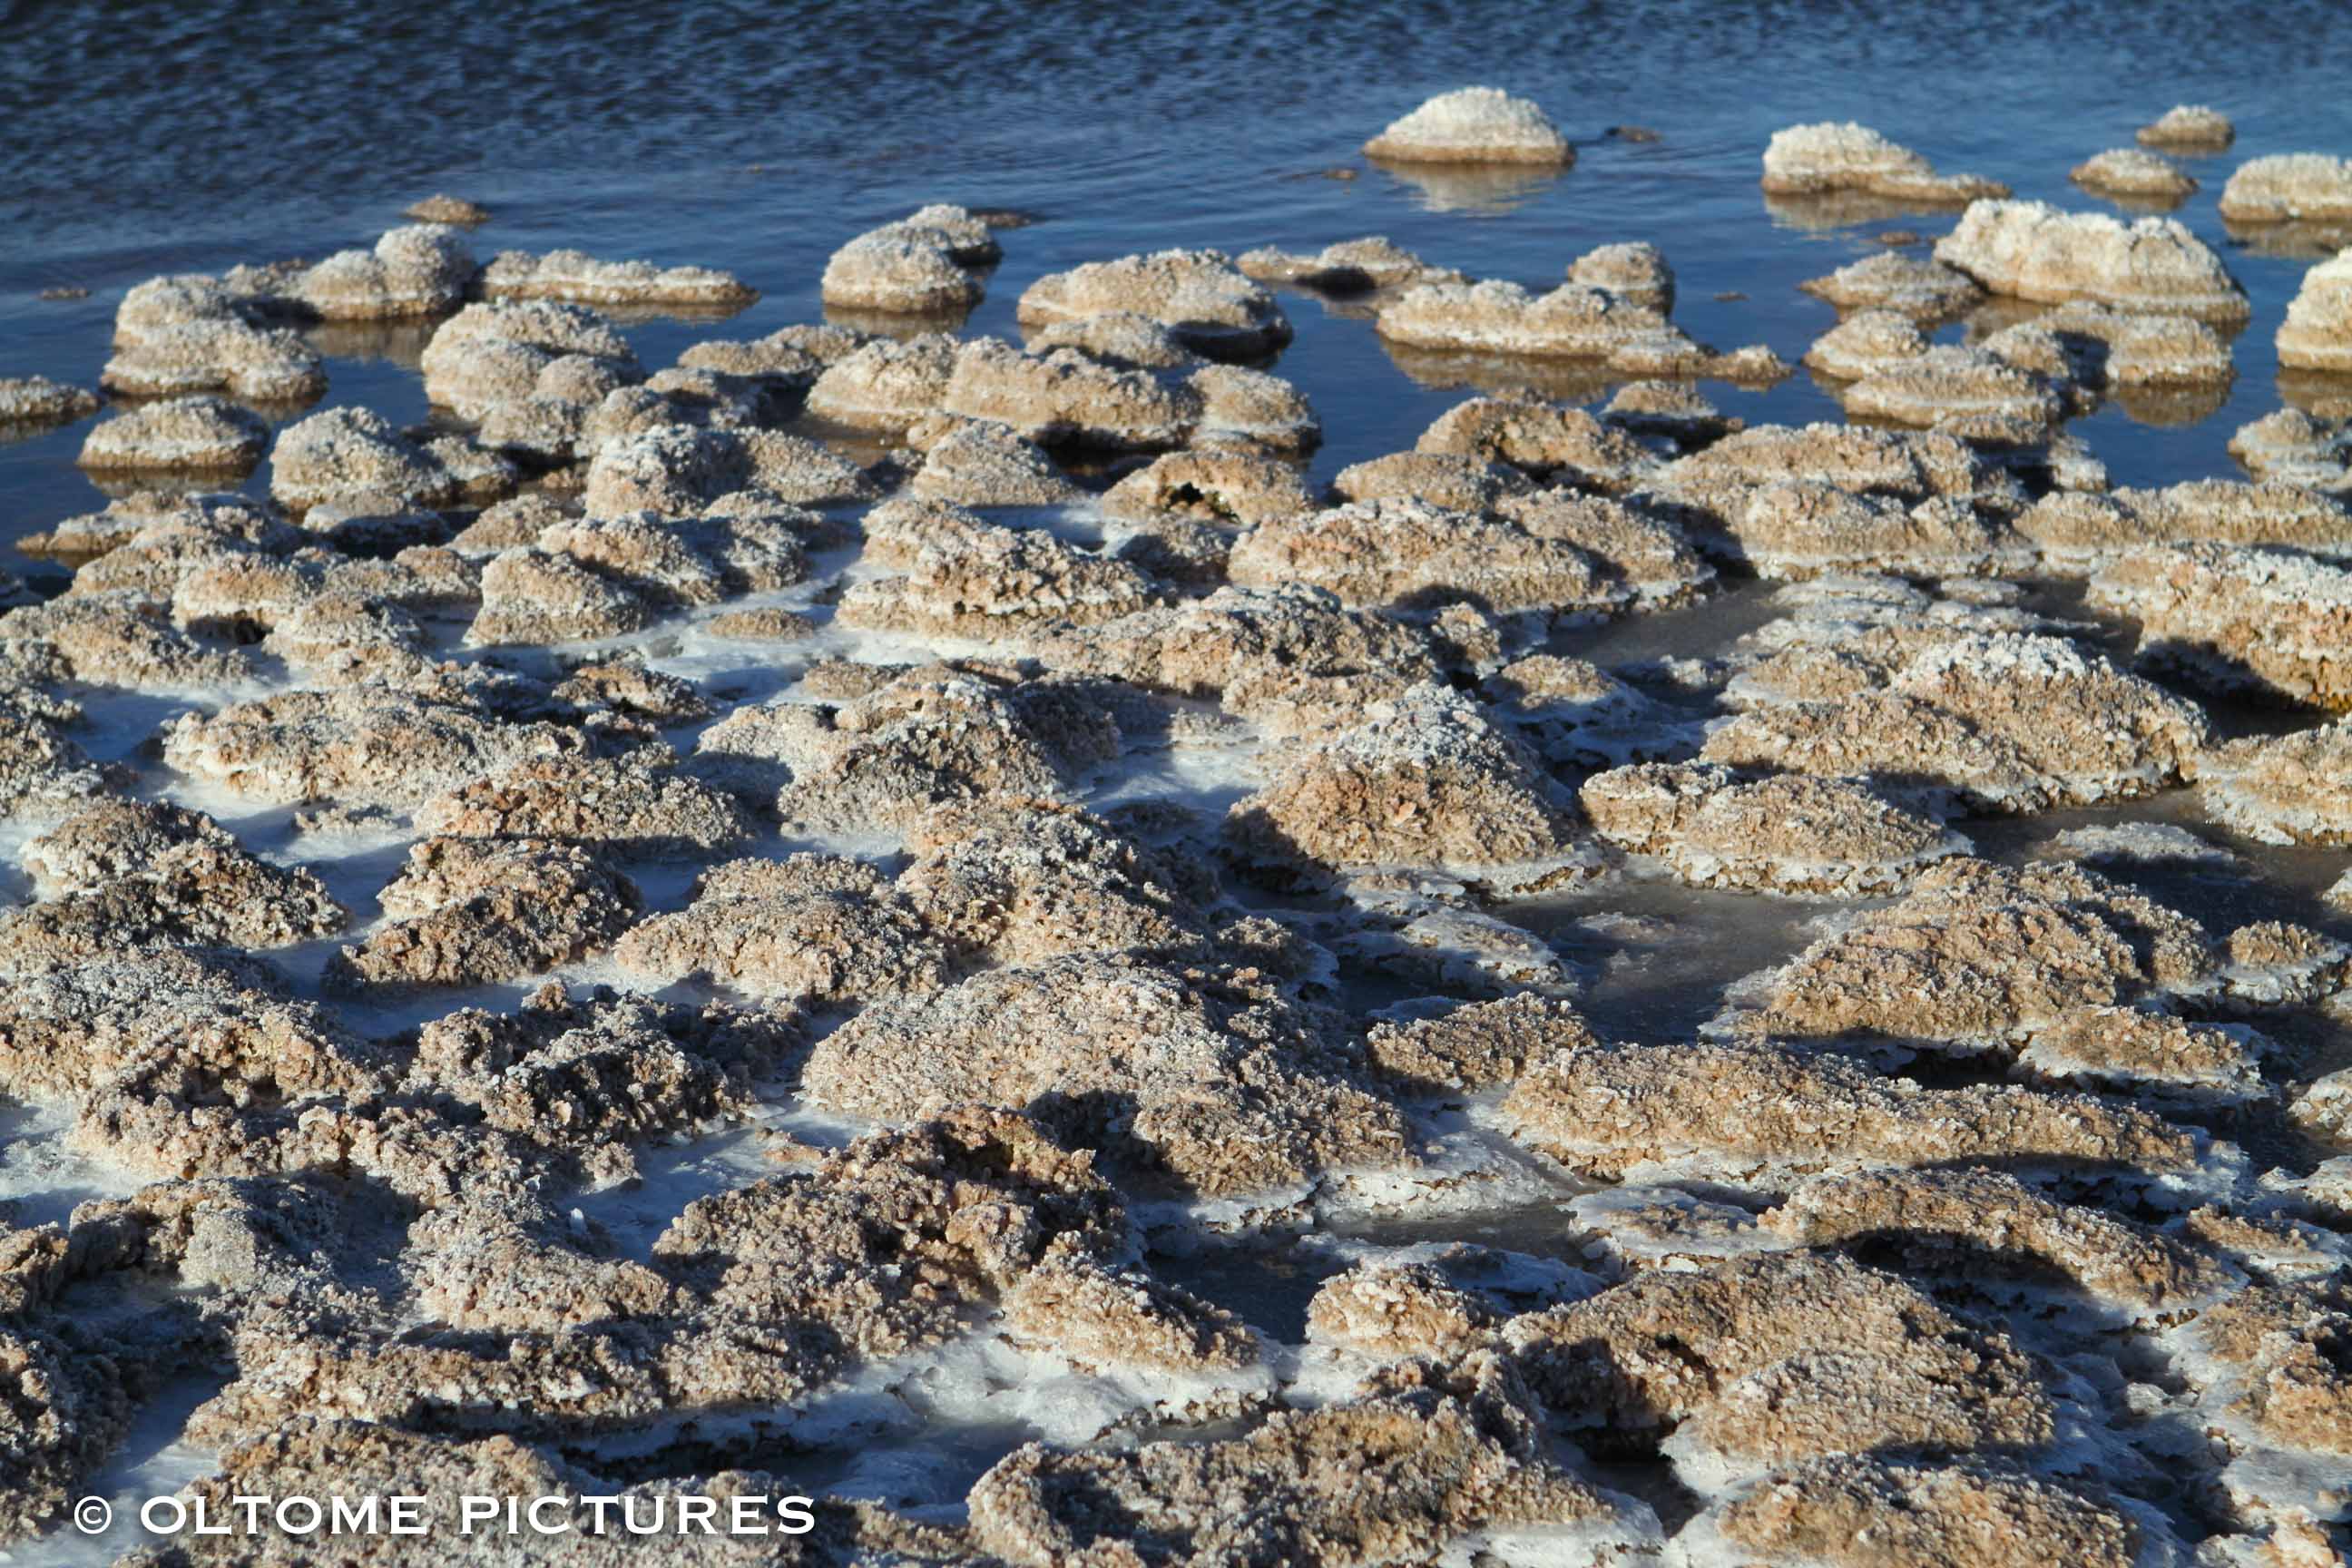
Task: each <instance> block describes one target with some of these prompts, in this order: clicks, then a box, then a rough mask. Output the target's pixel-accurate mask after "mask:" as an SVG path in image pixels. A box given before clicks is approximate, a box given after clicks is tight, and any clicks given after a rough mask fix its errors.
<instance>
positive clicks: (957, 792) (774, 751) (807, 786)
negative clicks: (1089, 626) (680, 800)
mask: <svg viewBox="0 0 2352 1568" xmlns="http://www.w3.org/2000/svg"><path fill="white" fill-rule="evenodd" d="M833 673H837V674H838V675H839V676H840V677H841V678H842V684H841V687H840V688H839V689H838V697H837V700H824V701H819V702H814V703H779V704H776V705H774V706H772V707H767V708H751V707H745V708H739V709H737V710H735V711H734V712H733V713H731V714H730V715H729V716H728V717H727V718H726V719H725V720H723V721H720V722H719V723H717V724H715V725H713V726H711V727H710V728H709V729H708V730H706V731H703V732H702V735H701V737H700V738H699V739H698V741H697V742H696V746H695V750H696V755H697V757H698V764H697V765H698V769H699V770H700V771H702V772H703V773H706V774H710V775H714V776H718V777H721V778H726V779H730V780H734V781H740V784H742V785H743V786H744V787H756V785H757V784H768V785H769V786H770V787H775V786H776V785H778V784H781V786H782V787H781V791H780V793H779V794H778V795H777V798H776V806H777V810H778V811H779V812H780V813H782V816H783V818H784V820H785V822H786V824H787V826H797V827H800V828H803V829H814V830H816V831H823V832H839V833H850V834H859V835H865V834H874V833H884V834H895V833H898V832H903V831H904V830H905V829H906V828H907V827H908V826H911V825H912V824H914V823H915V822H917V821H919V820H920V819H921V817H922V816H924V815H925V814H926V813H927V812H928V811H929V809H930V808H931V807H933V806H934V805H941V804H945V803H949V802H955V801H976V800H981V799H984V798H987V797H989V796H992V795H993V796H1006V797H1014V798H1041V799H1054V798H1059V797H1060V796H1062V795H1065V794H1066V793H1067V791H1068V790H1069V788H1070V787H1071V785H1072V784H1074V783H1075V782H1076V780H1077V779H1078V778H1079V777H1080V776H1081V775H1083V774H1084V773H1086V772H1087V770H1089V769H1091V768H1093V767H1095V766H1097V764H1099V763H1105V762H1108V761H1109V760H1110V758H1111V757H1113V756H1114V755H1116V754H1117V752H1118V743H1119V742H1118V724H1117V723H1116V722H1115V721H1114V720H1113V719H1112V718H1111V716H1110V715H1109V714H1108V712H1106V711H1105V710H1104V709H1103V707H1102V704H1101V702H1100V701H1099V700H1098V698H1097V697H1095V696H1092V695H1090V694H1089V692H1088V689H1087V686H1086V684H1085V683H1083V682H1077V681H1070V680H1066V679H1055V678H1045V679H1036V680H1027V681H1024V679H1021V677H1020V676H1019V675H1018V674H1017V673H1015V672H1013V671H1010V670H1003V669H992V668H987V667H984V666H977V665H950V664H939V665H929V666H924V667H920V668H913V669H890V668H874V667H866V666H849V667H840V668H837V669H836V670H835V672H833Z"/></svg>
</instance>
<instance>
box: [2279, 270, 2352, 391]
mask: <svg viewBox="0 0 2352 1568" xmlns="http://www.w3.org/2000/svg"><path fill="white" fill-rule="evenodd" d="M2278 355H2279V363H2281V364H2283V365H2284V366H2286V367H2287V368H2288V369H2290V370H2320V371H2332V372H2352V249H2347V250H2343V251H2339V252H2337V253H2336V258H2335V259H2333V260H2331V261H2323V262H2321V263H2319V264H2318V265H2317V266H2316V267H2314V268H2312V269H2311V270H2310V271H2308V272H2306V273H2305V274H2304V275H2303V287H2302V288H2301V289H2298V290H2297V291H2296V293H2295V296H2294V299H2293V300H2289V301H2287V307H2286V320H2285V321H2282V322H2281V323H2279V330H2278Z"/></svg>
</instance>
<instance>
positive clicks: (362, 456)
mask: <svg viewBox="0 0 2352 1568" xmlns="http://www.w3.org/2000/svg"><path fill="white" fill-rule="evenodd" d="M501 481H502V482H501ZM513 488H514V475H513V472H512V470H511V469H509V470H507V471H506V472H505V473H504V474H503V475H500V474H499V472H498V465H497V464H496V463H495V461H493V462H492V463H491V464H490V465H489V466H488V470H487V471H486V473H485V474H484V476H483V477H482V478H478V479H474V480H472V482H468V479H467V477H466V476H463V475H461V474H459V473H457V472H456V471H454V470H453V469H452V468H450V466H449V464H448V462H447V461H446V459H445V458H444V457H443V456H442V455H441V453H439V452H437V451H436V450H434V449H432V448H430V447H425V445H423V444H422V443H420V442H417V441H415V440H412V439H410V438H409V437H407V436H406V435H404V434H403V433H402V432H401V431H400V430H398V429H397V428H395V427H394V425H393V423H392V422H391V421H390V420H388V419H386V418H385V417H384V416H383V415H381V414H377V413H375V412H373V410H370V409H365V408H332V409H329V410H328V411H327V412H326V413H324V414H314V415H312V416H310V418H308V419H305V420H303V421H301V422H300V423H299V424H296V425H289V426H286V428H285V429H283V430H281V431H279V432H278V439H277V442H276V444H275V445H274V446H273V447H271V448H270V454H269V493H270V496H271V498H272V499H274V500H276V501H277V502H278V504H279V505H280V506H283V507H285V508H287V509H288V510H291V511H308V510H310V509H311V508H313V507H316V506H320V505H324V504H327V503H331V502H335V503H342V504H345V505H352V504H364V505H381V506H383V507H385V508H386V509H388V510H404V509H411V508H421V509H425V510H432V509H435V508H440V507H451V506H456V505H457V504H458V503H459V502H460V501H462V500H498V499H499V497H500V495H501V494H502V493H505V492H508V491H511V490H512V489H513Z"/></svg>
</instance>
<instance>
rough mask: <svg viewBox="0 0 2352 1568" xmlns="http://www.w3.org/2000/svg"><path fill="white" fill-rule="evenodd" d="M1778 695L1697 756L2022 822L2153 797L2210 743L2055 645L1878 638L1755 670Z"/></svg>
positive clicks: (2179, 713)
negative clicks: (1871, 782)
mask: <svg viewBox="0 0 2352 1568" xmlns="http://www.w3.org/2000/svg"><path fill="white" fill-rule="evenodd" d="M1774 688H1777V698H1776V700H1769V701H1764V702H1761V703H1759V705H1757V706H1755V707H1753V708H1751V709H1750V710H1748V711H1747V712H1744V713H1742V714H1740V715H1738V717H1737V718H1734V719H1732V720H1730V721H1727V722H1726V723H1724V724H1723V725H1722V726H1720V727H1719V728H1717V729H1716V730H1715V731H1713V732H1712V733H1711V734H1709V735H1708V737H1707V742H1706V748H1705V750H1704V752H1702V753H1701V755H1702V756H1703V758H1704V759H1705V760H1706V761H1708V762H1713V763H1726V764H1728V765H1730V766H1733V767H1763V768H1774V769H1781V770H1786V771H1789V772H1792V773H1815V774H1821V775H1826V776H1837V775H1842V774H1867V775H1874V776H1884V777H1885V778H1887V779H1889V780H1899V781H1901V782H1902V783H1903V784H1904V785H1905V786H1906V787H1914V788H1916V787H1918V786H1920V785H1927V786H1930V787H1932V788H1935V789H1937V790H1941V791H1948V792H1949V793H1950V794H1952V795H1955V796H1957V797H1958V798H1959V799H1961V800H1963V801H1966V802H1967V803H1969V805H1972V806H1974V807H1975V808H1977V809H1979V810H1987V811H2002V812H2026V811H2037V810H2043V809H2046V808H2048V807H2049V806H2051V805H2060V804H2089V803H2092V802H2095V801H2102V800H2118V799H2129V798H2131V797H2133V796H2136V795H2148V794H2152V793H2153V792H2155V791H2156V790H2158V789H2161V788H2163V787H2164V786H2166V785H2167V784H2172V783H2174V782H2177V781H2178V780H2179V778H2180V777H2181V774H2182V772H2183V769H2184V766H2185V765H2186V764H2187V763H2188V761H2189V759H2190V758H2191V757H2193V756H2194V755H2195V754H2196V752H2197V751H2198V750H2199V748H2200V746H2202V744H2203V743H2204V740H2205V721H2204V715H2203V714H2202V713H2200V712H2199V711H2198V710H2197V709H2196V708H2194V707H2193V706H2191V705H2190V704H2189V703H2187V702H2184V701H2182V700H2180V699H2179V698H2176V697H2173V696H2170V695H2168V693H2166V692H2164V691H2163V690H2161V689H2159V688H2158V687H2155V686H2153V685H2151V684H2149V683H2148V682H2147V681H2145V680H2142V679H2137V677H2134V676H2129V675H2126V674H2125V673H2123V672H2122V671H2121V670H2118V669H2116V668H2115V667H2114V666H2113V665H2111V664H2109V663H2108V662H2107V661H2106V660H2105V659H2104V658H2099V657H2097V656H2096V655H2093V654H2086V653H2084V651H2083V650H2082V649H2081V648H2079V647H2075V646H2074V644H2073V643H2070V642H2067V641H2065V640H2063V639H2062V638H2058V637H2038V636H2024V635H2017V634H2000V633H1994V634H1987V633H1962V634H1957V635H1954V634H1930V635H1926V636H1920V635H1905V634H1903V633H1900V632H1896V631H1892V630H1885V631H1875V632H1872V633H1869V634H1867V635H1866V636H1864V637H1858V638H1855V639H1853V641H1851V642H1849V643H1846V644H1844V645H1843V646H1840V647H1834V648H1828V649H1818V650H1816V649H1809V648H1805V647H1798V648H1795V649H1792V650H1790V652H1789V653H1788V654H1786V655H1783V656H1780V657H1779V658H1776V659H1775V660H1772V661H1768V663H1767V665H1766V666H1765V667H1764V668H1762V669H1760V670H1759V671H1754V672H1750V676H1749V689H1751V690H1754V691H1759V692H1761V691H1764V690H1768V689H1774Z"/></svg>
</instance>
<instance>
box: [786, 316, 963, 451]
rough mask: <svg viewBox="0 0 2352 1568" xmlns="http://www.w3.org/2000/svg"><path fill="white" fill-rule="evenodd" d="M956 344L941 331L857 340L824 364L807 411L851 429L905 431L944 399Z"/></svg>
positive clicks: (953, 372)
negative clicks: (902, 336) (866, 340)
mask: <svg viewBox="0 0 2352 1568" xmlns="http://www.w3.org/2000/svg"><path fill="white" fill-rule="evenodd" d="M960 346H961V345H960V344H958V343H957V342H956V340H955V339H954V338H952V337H950V336H949V335H948V334H946V333H944V332H924V333H922V334H920V335H919V336H916V337H912V338H906V339H898V338H877V339H876V340H875V341H873V342H868V343H863V344H860V345H859V346H858V347H857V348H856V349H855V350H853V351H851V352H850V353H845V354H843V355H842V356H840V357H839V358H837V359H835V360H834V361H832V362H831V363H828V364H826V365H825V366H824V369H823V371H822V372H821V373H820V374H818V375H817V377H816V380H815V382H814V384H813V385H812V386H811V387H810V388H809V395H808V411H809V413H811V414H813V415H814V416H816V417H818V418H819V419H822V420H824V421H825V422H826V423H828V424H832V425H839V426H844V427H845V428H848V429H852V430H877V431H900V430H905V429H906V428H908V426H912V425H914V424H916V423H917V422H919V421H920V420H922V419H923V418H925V417H927V416H929V415H930V414H931V413H932V412H933V411H934V410H936V409H937V408H938V407H939V406H940V403H941V402H942V401H943V400H944V399H945V398H946V396H947V391H948V380H949V378H950V376H952V375H953V374H955V368H956V354H957V351H958V349H959V348H960Z"/></svg>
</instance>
